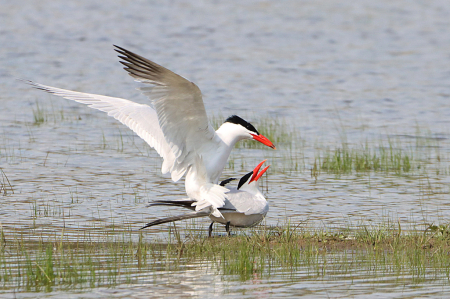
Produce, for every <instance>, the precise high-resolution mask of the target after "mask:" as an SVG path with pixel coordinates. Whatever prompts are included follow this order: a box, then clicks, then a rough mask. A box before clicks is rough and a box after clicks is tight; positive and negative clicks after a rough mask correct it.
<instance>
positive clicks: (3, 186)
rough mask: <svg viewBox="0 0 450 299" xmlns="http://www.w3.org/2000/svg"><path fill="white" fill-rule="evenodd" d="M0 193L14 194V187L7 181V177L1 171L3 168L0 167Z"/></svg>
mask: <svg viewBox="0 0 450 299" xmlns="http://www.w3.org/2000/svg"><path fill="white" fill-rule="evenodd" d="M0 173H1V174H0V177H1V180H0V194H2V195H4V196H6V195H9V194H14V189H13V187H12V185H11V182H10V181H9V179H8V177H7V176H6V173H5V172H4V171H3V169H2V168H1V167H0Z"/></svg>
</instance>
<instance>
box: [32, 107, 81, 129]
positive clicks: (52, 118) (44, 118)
mask: <svg viewBox="0 0 450 299" xmlns="http://www.w3.org/2000/svg"><path fill="white" fill-rule="evenodd" d="M31 110H32V113H33V124H34V125H36V126H39V125H42V124H45V123H49V122H51V123H53V124H57V123H61V122H64V121H67V120H80V119H81V116H80V115H78V114H73V115H71V113H70V112H69V113H65V112H64V109H63V108H62V107H59V108H56V107H55V106H54V104H53V102H50V106H48V105H45V104H42V103H40V102H39V101H36V102H35V105H34V107H32V108H31Z"/></svg>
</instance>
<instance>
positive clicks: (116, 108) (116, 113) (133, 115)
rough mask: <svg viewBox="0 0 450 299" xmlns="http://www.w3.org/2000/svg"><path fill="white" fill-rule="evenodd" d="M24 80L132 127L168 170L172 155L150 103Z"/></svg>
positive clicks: (163, 169) (173, 157) (173, 158)
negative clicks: (104, 113) (162, 160)
mask: <svg viewBox="0 0 450 299" xmlns="http://www.w3.org/2000/svg"><path fill="white" fill-rule="evenodd" d="M24 82H25V83H27V84H29V85H31V86H33V87H35V88H37V89H40V90H43V91H46V92H48V93H51V94H54V95H57V96H60V97H63V98H65V99H68V100H72V101H76V102H79V103H82V104H86V105H88V106H89V107H91V108H94V109H97V110H100V111H104V112H106V113H108V115H109V116H112V117H114V118H115V119H117V120H118V121H120V122H121V123H123V124H124V125H126V126H127V127H129V128H130V129H131V130H133V131H134V132H135V133H136V134H137V135H138V136H139V137H141V138H142V139H144V140H145V142H147V143H148V144H149V145H150V146H151V147H153V148H154V149H155V150H156V151H157V152H158V154H159V155H160V156H161V157H162V158H163V159H164V163H163V166H162V169H161V171H162V172H163V173H167V172H169V171H172V168H173V164H174V161H175V155H174V154H173V152H172V150H171V148H170V146H169V144H168V143H167V142H166V140H165V138H164V134H163V131H162V130H161V128H160V127H159V123H158V116H157V114H156V111H155V109H153V108H152V107H150V106H148V105H143V104H138V103H135V102H132V101H129V100H125V99H121V98H114V97H107V96H102V95H97V94H90V93H83V92H77V91H71V90H66V89H61V88H56V87H51V86H46V85H42V84H39V83H35V82H32V81H26V80H24ZM180 177H181V176H180ZM172 178H173V179H174V181H177V180H178V179H179V177H175V178H174V177H173V176H172Z"/></svg>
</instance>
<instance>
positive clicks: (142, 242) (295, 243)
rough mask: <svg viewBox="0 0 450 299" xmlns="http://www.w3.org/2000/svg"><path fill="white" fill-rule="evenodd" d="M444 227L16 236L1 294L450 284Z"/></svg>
mask: <svg viewBox="0 0 450 299" xmlns="http://www.w3.org/2000/svg"><path fill="white" fill-rule="evenodd" d="M449 227H450V226H449V225H448V224H444V225H428V227H427V228H426V229H425V230H406V231H404V230H402V227H401V225H400V223H399V222H395V221H391V222H386V223H381V224H379V225H367V224H359V225H358V226H356V227H346V228H343V229H311V228H307V227H306V226H305V224H304V223H291V222H287V223H286V224H285V225H283V226H276V227H267V226H260V227H257V228H255V229H251V230H246V231H242V232H239V233H237V234H235V235H233V236H232V237H227V236H215V237H212V238H207V237H206V235H205V234H206V233H203V232H202V231H200V230H198V229H196V228H195V226H194V227H190V228H188V229H182V228H180V227H178V226H172V227H171V231H170V233H169V236H168V239H167V240H166V241H163V240H154V241H152V240H149V239H148V238H149V236H148V234H147V233H145V232H144V231H141V232H132V231H124V230H117V231H111V230H110V231H103V236H102V235H101V234H100V235H99V236H97V237H96V238H94V239H93V238H92V237H91V236H90V235H89V233H87V234H86V232H85V234H84V236H83V235H81V236H78V237H76V240H74V236H73V235H69V234H68V233H67V232H66V231H65V229H62V231H61V233H60V234H55V235H54V236H46V237H45V236H41V237H39V238H35V237H33V238H28V239H27V237H26V234H24V233H19V232H17V231H8V232H4V231H3V228H2V230H1V238H0V245H1V247H0V285H1V286H2V287H1V288H2V289H3V290H7V289H11V288H14V289H15V290H16V291H19V292H20V291H31V292H41V291H45V292H50V291H53V290H56V289H86V288H95V287H113V286H116V285H119V284H134V283H140V279H142V277H143V275H144V274H145V275H144V276H146V275H147V273H149V272H151V273H155V274H157V273H159V272H160V271H163V272H164V273H167V271H175V272H176V271H182V270H183V269H185V268H186V267H188V266H189V265H192V264H196V265H198V267H200V268H202V267H206V268H208V267H209V268H212V269H213V270H214V271H216V272H217V273H218V274H222V275H225V277H228V279H238V280H249V279H252V278H253V277H255V275H257V276H258V277H266V278H268V277H271V275H279V274H280V273H284V274H283V275H295V273H302V275H303V276H305V277H306V278H315V277H319V278H320V277H322V278H325V277H340V278H343V277H347V278H352V277H358V275H361V273H364V275H365V276H370V277H371V278H368V279H374V278H376V277H385V276H386V275H391V276H395V277H398V278H400V277H408V279H411V280H412V282H413V283H420V282H423V281H425V280H427V279H430V278H433V279H435V278H437V279H444V280H445V281H447V282H449V279H450V256H449V255H448V252H449V250H450V245H449V244H450V229H449ZM289 273H290V274H289Z"/></svg>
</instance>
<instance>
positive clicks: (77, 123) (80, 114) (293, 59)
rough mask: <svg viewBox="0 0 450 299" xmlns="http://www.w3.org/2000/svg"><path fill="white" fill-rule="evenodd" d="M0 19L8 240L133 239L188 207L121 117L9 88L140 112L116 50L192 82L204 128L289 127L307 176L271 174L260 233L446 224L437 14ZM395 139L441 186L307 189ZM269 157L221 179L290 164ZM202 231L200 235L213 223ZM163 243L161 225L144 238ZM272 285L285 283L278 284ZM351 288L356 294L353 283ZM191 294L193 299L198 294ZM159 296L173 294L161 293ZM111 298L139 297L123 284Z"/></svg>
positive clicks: (324, 11)
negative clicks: (327, 167)
mask: <svg viewBox="0 0 450 299" xmlns="http://www.w3.org/2000/svg"><path fill="white" fill-rule="evenodd" d="M0 8H1V9H0V42H1V44H2V48H1V49H0V60H1V63H0V78H1V80H0V87H1V90H2V95H1V97H0V101H1V110H0V111H1V112H0V123H1V131H0V166H1V168H2V169H3V171H4V172H5V174H6V175H7V177H8V179H9V181H10V182H11V184H12V185H13V190H14V194H11V192H9V194H8V195H7V196H2V197H1V202H0V223H1V225H2V226H3V228H4V229H5V230H8V231H10V230H13V229H15V230H18V231H26V230H27V229H29V228H36V229H35V230H33V233H32V234H31V235H33V234H36V235H44V236H45V235H54V234H55V233H56V234H57V233H58V232H60V231H61V229H62V227H64V226H65V227H66V229H67V230H68V231H69V232H71V233H72V234H73V235H74V238H76V236H77V235H78V234H79V233H80V232H83V231H86V230H89V231H95V230H96V229H98V228H105V227H106V228H107V227H110V226H112V225H118V226H122V227H126V228H129V229H130V230H135V229H138V228H139V227H140V226H142V225H143V224H144V223H147V222H149V221H151V220H154V219H155V218H157V217H158V216H161V215H166V214H167V213H170V212H169V211H167V209H163V208H155V209H146V208H145V205H146V203H147V202H148V201H149V200H152V199H155V198H167V199H176V198H180V197H183V196H184V187H183V183H182V182H180V183H178V184H173V183H171V182H170V180H169V178H168V177H165V176H163V175H161V173H160V165H161V161H160V159H159V158H158V157H157V154H156V153H155V152H154V151H152V150H151V149H148V148H147V147H146V145H145V144H144V142H143V141H141V140H140V139H139V138H138V137H135V136H133V134H132V132H131V131H129V130H128V129H127V128H125V127H123V126H122V125H121V124H119V123H118V122H116V121H115V120H114V119H111V118H108V117H106V115H104V114H103V113H101V112H96V111H93V110H91V109H89V108H86V107H83V106H82V105H80V104H77V103H72V102H69V101H67V100H64V99H59V98H56V97H51V96H49V95H47V94H44V93H40V92H38V91H35V90H30V88H29V87H28V86H26V85H24V84H22V83H21V82H18V81H16V80H14V79H15V78H25V79H31V80H34V81H36V82H39V83H43V84H48V85H51V86H57V87H62V88H67V89H72V90H79V91H85V92H91V93H98V94H105V95H110V96H116V97H123V98H127V99H130V100H133V101H137V102H141V103H145V102H146V101H147V100H146V98H145V97H143V96H141V95H140V94H139V92H138V91H136V90H135V88H136V87H138V84H136V83H135V82H133V81H132V80H131V78H130V77H129V76H128V75H127V74H126V73H125V72H124V71H123V70H122V69H121V67H120V65H119V63H118V62H117V60H118V59H117V57H116V55H115V53H114V52H113V50H112V44H117V45H119V46H123V47H125V48H127V49H130V50H131V51H134V52H136V53H138V54H142V55H143V56H145V57H148V58H150V59H152V60H154V61H156V62H158V63H160V64H162V65H164V66H166V67H168V68H169V69H171V70H174V71H175V72H177V73H179V74H181V75H183V76H185V77H187V78H188V79H190V80H192V81H194V82H196V83H197V85H198V86H199V87H200V88H201V90H202V92H203V95H204V100H205V106H206V109H207V112H208V114H209V115H212V114H215V115H219V114H221V115H225V116H226V115H230V114H234V113H237V114H239V115H242V116H246V117H247V118H248V119H249V120H250V121H251V122H252V123H254V124H255V126H256V127H258V119H259V116H261V115H263V116H267V115H269V116H271V117H282V118H284V119H285V120H286V121H287V122H288V123H290V124H292V126H293V127H294V128H295V129H296V130H297V131H298V132H299V134H300V136H301V140H302V141H303V143H304V146H302V148H301V150H300V149H297V150H298V151H299V152H300V151H301V155H302V156H303V157H304V161H305V162H304V164H305V165H304V168H303V169H302V170H300V171H291V172H282V171H275V170H274V171H273V173H270V172H269V177H268V179H267V182H265V187H264V188H265V190H266V195H267V198H268V199H269V201H270V212H269V215H268V217H267V220H266V224H277V223H283V222H284V221H285V220H286V218H287V217H293V219H294V221H306V220H307V221H308V222H309V223H310V225H311V226H317V225H323V226H326V227H342V226H346V225H347V223H348V222H358V221H367V222H377V221H380V219H381V218H382V217H384V216H389V217H393V218H395V219H397V218H398V219H399V220H400V221H401V223H404V224H405V225H411V226H413V227H414V226H422V227H423V226H424V225H425V224H426V223H440V222H445V221H446V219H448V216H450V205H449V203H448V200H447V199H448V195H449V187H448V186H449V179H450V177H449V176H448V175H447V174H448V169H449V168H448V166H445V165H447V164H445V163H446V162H448V160H449V159H448V157H449V155H450V144H449V139H448V138H449V130H448V128H449V122H450V101H449V98H450V87H449V86H450V85H449V80H448V78H449V75H450V71H449V70H450V56H449V55H448V52H449V49H450V35H449V34H448V33H449V28H450V24H449V23H450V21H449V15H450V7H449V6H448V4H447V3H446V1H427V3H426V4H425V3H420V2H414V3H408V5H402V3H400V2H393V1H378V2H376V3H374V2H373V1H358V3H351V4H350V3H336V2H335V1H283V2H262V1H244V2H242V1H241V3H240V4H239V5H235V4H230V3H213V2H208V1H196V2H195V3H190V2H188V1H170V2H164V1H160V2H151V3H148V2H146V1H120V2H114V3H106V2H105V3H91V1H77V2H73V3H67V2H66V1H39V2H36V3H34V2H30V3H27V4H26V5H23V4H20V3H17V2H11V1H4V2H2V3H1V4H0ZM36 102H38V104H39V105H40V107H41V108H42V109H44V110H45V111H47V113H48V115H49V116H48V119H47V121H45V122H43V123H42V124H40V125H36V124H34V119H33V109H34V110H36V109H37V106H36ZM388 138H397V139H399V140H401V142H403V143H402V144H404V145H405V147H406V148H408V144H417V143H418V142H422V141H424V140H425V142H424V146H423V147H422V148H423V152H424V155H425V156H427V155H429V156H430V159H431V158H433V157H434V158H435V157H436V155H438V154H439V155H440V156H442V160H443V163H444V164H443V165H444V166H445V167H444V170H446V171H447V174H445V171H444V172H443V173H442V172H441V174H439V175H437V174H436V172H435V171H433V166H430V168H429V170H428V171H426V172H424V173H422V174H421V175H414V176H398V175H395V174H392V173H388V174H386V173H372V174H370V175H358V174H352V175H342V176H339V177H337V176H335V175H333V174H326V173H321V174H320V175H319V177H318V178H317V180H316V179H315V178H314V177H311V175H310V171H309V169H310V168H311V166H312V163H313V162H314V157H315V155H316V154H317V148H320V149H326V148H328V147H329V148H335V147H337V146H340V145H341V144H342V142H344V141H345V142H348V143H349V144H351V145H354V146H356V147H357V146H360V145H361V144H363V143H364V142H366V140H369V141H377V140H384V141H386V140H387V139H388ZM277 147H278V148H279V150H278V151H277V152H271V150H270V149H264V150H246V149H236V150H235V151H234V152H233V158H234V159H235V160H236V163H235V165H237V166H236V167H235V168H234V169H226V170H225V172H224V176H236V175H241V174H244V173H245V172H246V171H249V170H251V169H252V168H253V167H254V165H256V163H258V162H259V161H261V160H262V159H264V158H269V161H268V162H269V163H272V164H273V165H274V163H275V164H276V163H287V162H286V160H283V159H282V158H281V157H282V156H283V153H285V152H286V150H284V149H283V147H282V146H280V145H277ZM294 151H295V150H294ZM250 153H251V155H252V156H251V158H249V157H248V155H249V154H250ZM243 159H245V165H244V167H240V166H239V165H241V164H242V162H241V161H242V160H243ZM270 160H272V161H270ZM274 166H276V165H274ZM273 169H275V167H273ZM416 173H417V172H416ZM419 173H420V171H419ZM2 179H3V178H2ZM174 213H176V212H172V214H174ZM199 223H200V225H203V227H204V228H205V229H206V227H207V224H208V222H207V221H206V220H205V221H203V222H199ZM221 229H222V228H220V227H219V228H217V230H219V231H220V230H221ZM165 236H167V227H166V226H162V227H159V228H155V229H152V230H149V231H148V235H147V236H146V237H147V238H148V239H149V240H152V239H153V238H160V237H163V238H164V237H165ZM175 275H177V274H175ZM192 275H193V277H196V278H195V279H194V280H195V281H196V283H197V284H199V286H198V288H200V289H201V288H206V289H207V290H208V291H209V290H211V288H210V287H209V282H208V281H203V280H201V279H200V278H199V277H203V276H202V274H198V273H197V274H196V272H195V271H194V272H193V274H192ZM172 276H173V275H172V274H170V273H169V274H167V276H164V275H163V279H167V280H168V281H170V277H172ZM275 277H278V278H277V279H280V280H281V281H283V275H280V276H277V275H275ZM295 277H296V278H295V279H294V280H295V281H296V282H295V283H291V282H288V280H284V281H283V282H281V283H280V285H277V286H276V287H275V286H274V284H272V283H271V281H272V280H273V277H272V278H270V282H267V284H266V286H267V290H273V289H274V288H279V289H278V290H277V291H276V294H274V293H273V292H272V291H267V293H265V291H261V292H262V294H264V295H267V296H275V295H278V294H285V295H286V296H287V295H289V294H290V295H293V294H297V293H296V292H297V290H298V289H302V288H306V289H308V288H310V286H309V285H306V283H305V284H303V282H301V281H302V280H301V279H300V278H301V277H302V276H301V273H299V274H298V276H295ZM216 278H217V279H219V280H220V276H217V277H216ZM330 280H332V279H331V278H330ZM369 280H370V279H369ZM345 282H346V283H347V286H348V285H349V286H350V288H353V287H358V286H359V285H360V284H359V282H356V281H354V280H353V279H345ZM311 283H314V282H311ZM326 283H328V282H326ZM330 283H331V282H330ZM192 285H194V284H192ZM326 285H328V284H326ZM339 285H341V284H339ZM342 285H345V284H342ZM377 285H378V284H377ZM400 285H401V283H399V284H397V286H398V287H399V289H398V293H395V292H394V294H396V295H398V296H402V295H400V294H411V295H417V294H416V293H414V292H415V291H417V290H415V288H414V287H413V288H411V289H409V288H401V287H400ZM191 287H192V288H193V289H194V291H192V295H199V296H203V297H204V296H207V295H205V294H204V293H201V292H197V291H195V290H196V288H195V287H193V286H191ZM332 287H333V290H337V291H336V292H338V294H334V293H333V295H332V296H339V295H342V296H344V295H346V294H348V293H346V292H347V291H346V290H348V289H346V288H344V287H342V288H339V287H337V288H336V287H335V286H334V285H333V286H332ZM142 288H143V289H145V284H144V286H143V287H142ZM445 288H446V287H445ZM445 288H444V290H445ZM168 289H170V283H168V284H167V287H166V288H165V289H164V288H163V289H162V292H164V291H167V290H168ZM214 289H217V292H218V294H219V295H223V294H225V293H226V294H230V296H232V295H233V294H243V293H246V294H250V295H249V296H257V295H258V294H260V293H259V292H260V290H261V288H253V287H252V282H249V281H238V282H233V283H230V284H226V286H224V287H223V288H222V289H220V288H214ZM400 289H401V290H400ZM265 290H266V289H265ZM368 290H372V291H371V292H373V293H377V292H378V291H377V290H379V288H378V287H377V286H373V285H372V286H371V288H368ZM116 291H117V292H118V293H119V294H122V296H128V295H129V294H133V292H136V296H138V297H139V294H140V293H139V291H138V288H134V287H133V288H130V287H129V286H124V287H123V288H122V287H121V288H118V289H117V290H116ZM440 291H441V290H439V288H437V292H440ZM99 292H100V291H99ZM130 292H131V293H130ZM183 292H184V291H183V290H180V291H179V292H178V293H177V294H182V293H183ZM368 292H369V291H368ZM380 292H381V291H380ZM175 293H176V292H175ZM312 294H313V293H311V295H312ZM350 294H351V293H350ZM319 295H321V296H326V295H325V294H324V293H320V294H319ZM33 296H35V294H33ZM43 296H52V294H44V295H43ZM55 296H57V294H55ZM74 296H76V295H74ZM93 296H94V297H95V295H93ZM98 296H99V297H101V295H98ZM405 296H406V295H405ZM355 297H356V296H355Z"/></svg>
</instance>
